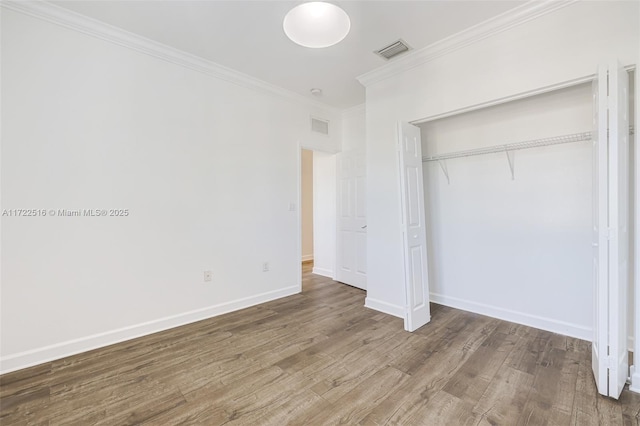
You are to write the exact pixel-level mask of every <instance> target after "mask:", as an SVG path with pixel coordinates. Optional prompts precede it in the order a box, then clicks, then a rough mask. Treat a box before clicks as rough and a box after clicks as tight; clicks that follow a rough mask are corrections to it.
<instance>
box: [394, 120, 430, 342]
mask: <svg viewBox="0 0 640 426" xmlns="http://www.w3.org/2000/svg"><path fill="white" fill-rule="evenodd" d="M398 151H399V155H398V160H399V162H400V164H399V166H400V167H399V169H400V186H401V191H400V193H401V198H402V240H403V244H404V280H405V286H404V287H405V298H406V306H405V320H404V328H405V330H407V331H414V330H417V329H418V328H420V327H422V326H423V325H425V324H426V323H428V322H429V321H430V320H431V309H430V307H429V275H428V273H427V232H426V224H425V207H424V189H423V186H424V183H423V180H422V143H421V138H420V128H418V127H416V126H413V125H411V124H409V123H399V125H398Z"/></svg>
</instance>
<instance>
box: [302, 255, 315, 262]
mask: <svg viewBox="0 0 640 426" xmlns="http://www.w3.org/2000/svg"><path fill="white" fill-rule="evenodd" d="M310 260H313V254H305V255H303V256H302V261H303V262H308V261H310Z"/></svg>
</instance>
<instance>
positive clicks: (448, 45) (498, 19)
mask: <svg viewBox="0 0 640 426" xmlns="http://www.w3.org/2000/svg"><path fill="white" fill-rule="evenodd" d="M575 1H576V0H546V1H539V0H532V1H529V2H527V3H525V4H523V5H522V6H518V7H515V8H513V9H511V10H508V11H507V12H505V13H502V14H500V15H497V16H495V17H493V18H491V19H488V20H486V21H484V22H481V23H479V24H477V25H474V26H472V27H469V28H467V29H465V30H463V31H460V32H458V33H456V34H453V35H452V36H449V37H447V38H444V39H442V40H439V41H437V42H435V43H433V44H430V45H429V46H426V47H424V48H422V49H418V50H415V51H413V52H409V53H408V54H405V55H403V56H402V57H400V58H398V59H396V60H394V61H393V62H389V63H388V64H386V65H383V66H381V67H379V68H377V69H375V70H373V71H369V72H367V73H365V74H362V75H360V76H358V77H357V79H358V81H359V82H360V83H361V84H363V85H364V86H365V87H366V86H370V85H372V84H375V83H378V82H380V81H382V80H384V79H386V78H389V77H393V76H395V75H397V74H400V73H402V72H404V71H407V70H409V69H411V68H414V67H417V66H419V65H422V64H424V63H426V62H429V61H432V60H434V59H435V58H438V57H440V56H443V55H446V54H448V53H451V52H453V51H456V50H458V49H462V48H463V47H466V46H469V45H471V44H473V43H477V42H478V41H481V40H483V39H485V38H487V37H491V36H493V35H496V34H499V33H501V32H503V31H506V30H509V29H511V28H513V27H516V26H519V25H522V24H524V23H526V22H529V21H531V20H533V19H536V18H539V17H540V16H544V15H546V14H549V13H551V12H555V11H556V10H558V9H561V8H563V7H565V6H568V5H570V4H573V3H575Z"/></svg>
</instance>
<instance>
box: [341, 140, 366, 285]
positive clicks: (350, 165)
mask: <svg viewBox="0 0 640 426" xmlns="http://www.w3.org/2000/svg"><path fill="white" fill-rule="evenodd" d="M338 163H339V164H338V170H339V178H338V179H339V181H338V237H337V240H338V241H337V242H338V244H337V250H336V251H337V265H338V267H337V271H336V280H337V281H340V282H343V283H345V284H349V285H352V286H354V287H358V288H361V289H363V290H366V288H367V213H366V198H365V195H366V194H365V191H366V186H365V185H366V157H365V153H364V152H361V151H348V152H343V153H341V154H340V155H339V159H338Z"/></svg>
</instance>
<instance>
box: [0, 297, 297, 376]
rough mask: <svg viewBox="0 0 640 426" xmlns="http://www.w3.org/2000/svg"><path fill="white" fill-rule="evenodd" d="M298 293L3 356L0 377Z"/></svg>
mask: <svg viewBox="0 0 640 426" xmlns="http://www.w3.org/2000/svg"><path fill="white" fill-rule="evenodd" d="M299 292H300V287H299V286H297V285H295V286H290V287H285V288H283V289H280V290H275V291H270V292H266V293H262V294H257V295H255V296H250V297H245V298H242V299H238V300H234V301H231V302H226V303H221V304H218V305H213V306H209V307H206V308H202V309H197V310H194V311H190V312H185V313H182V314H177V315H172V316H169V317H165V318H160V319H157V320H153V321H148V322H144V323H141V324H136V325H132V326H129V327H123V328H120V329H117V330H111V331H107V332H104V333H98V334H94V335H91V336H86V337H82V338H79V339H73V340H68V341H66V342H62V343H56V344H54V345H50V346H45V347H42V348H37V349H32V350H29V351H24V352H20V353H17V354H13V355H9V356H5V357H3V358H0V374H5V373H9V372H12V371H16V370H21V369H23V368H27V367H32V366H34V365H38V364H42V363H45V362H49V361H53V360H56V359H60V358H64V357H67V356H71V355H76V354H78V353H82V352H86V351H90V350H93V349H98V348H101V347H104V346H108V345H112V344H114V343H120V342H123V341H126V340H131V339H135V338H137V337H142V336H146V335H148V334H153V333H157V332H159V331H163V330H167V329H170V328H174V327H179V326H181V325H185V324H189V323H192V322H196V321H201V320H204V319H208V318H211V317H215V316H218V315H222V314H226V313H228V312H233V311H237V310H240V309H244V308H248V307H250V306H254V305H258V304H260V303H265V302H269V301H271V300H275V299H279V298H281V297H286V296H291V295H292V294H296V293H299Z"/></svg>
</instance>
